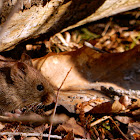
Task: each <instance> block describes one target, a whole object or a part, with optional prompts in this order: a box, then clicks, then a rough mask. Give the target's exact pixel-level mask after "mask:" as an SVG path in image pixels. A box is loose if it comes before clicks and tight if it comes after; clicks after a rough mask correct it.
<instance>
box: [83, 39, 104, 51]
mask: <svg viewBox="0 0 140 140" xmlns="http://www.w3.org/2000/svg"><path fill="white" fill-rule="evenodd" d="M84 45H86V46H87V47H89V48H92V49H94V50H95V51H98V52H100V53H106V51H103V50H101V49H99V48H97V47H95V46H93V45H92V44H91V43H89V42H87V41H85V42H84Z"/></svg>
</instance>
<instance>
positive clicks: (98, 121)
mask: <svg viewBox="0 0 140 140" xmlns="http://www.w3.org/2000/svg"><path fill="white" fill-rule="evenodd" d="M109 118H110V116H104V117H102V118H100V119H98V120H96V121H94V122H93V123H91V124H90V126H91V127H93V126H94V125H97V124H99V123H101V122H103V121H105V120H107V119H109Z"/></svg>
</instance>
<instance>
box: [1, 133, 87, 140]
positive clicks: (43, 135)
mask: <svg viewBox="0 0 140 140" xmlns="http://www.w3.org/2000/svg"><path fill="white" fill-rule="evenodd" d="M4 135H8V136H24V137H28V136H32V137H33V136H34V137H48V135H49V134H42V133H23V132H0V136H4ZM50 138H54V139H62V137H61V136H58V135H50ZM74 140H88V139H80V138H74Z"/></svg>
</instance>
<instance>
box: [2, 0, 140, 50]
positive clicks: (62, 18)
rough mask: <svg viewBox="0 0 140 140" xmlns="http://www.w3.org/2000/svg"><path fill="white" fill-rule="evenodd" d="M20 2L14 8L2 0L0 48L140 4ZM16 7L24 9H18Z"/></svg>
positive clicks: (136, 0) (123, 0) (138, 0)
mask: <svg viewBox="0 0 140 140" xmlns="http://www.w3.org/2000/svg"><path fill="white" fill-rule="evenodd" d="M19 2H20V6H19V7H18V6H17V5H16V3H14V5H16V6H15V8H14V6H13V5H12V4H11V6H9V5H8V3H7V0H3V6H2V9H0V11H2V14H1V22H2V24H1V26H0V29H1V30H0V51H4V50H7V49H10V48H11V47H13V46H15V45H16V44H18V43H20V42H22V41H25V40H28V39H31V38H38V37H39V36H40V35H42V34H43V37H44V38H46V37H47V38H49V37H50V36H52V35H54V34H55V33H58V32H64V31H66V30H69V29H72V28H75V27H78V26H81V25H83V24H86V23H89V22H93V21H96V20H99V19H101V18H104V17H108V16H111V15H114V14H117V13H120V12H124V11H128V10H131V9H134V8H137V7H140V0H119V1H118V0H111V1H110V0H92V1H91V0H71V1H70V0H51V1H49V2H46V3H41V2H40V0H32V3H30V4H31V6H29V5H30V4H28V5H27V3H25V1H24V3H22V2H23V0H20V1H19ZM21 3H22V4H24V7H23V6H21V5H22V4H21ZM19 8H20V9H23V8H24V10H18V12H17V9H19ZM8 15H10V16H8ZM5 19H7V20H5Z"/></svg>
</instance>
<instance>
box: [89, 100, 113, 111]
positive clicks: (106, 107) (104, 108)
mask: <svg viewBox="0 0 140 140" xmlns="http://www.w3.org/2000/svg"><path fill="white" fill-rule="evenodd" d="M111 111H112V103H111V102H105V103H102V104H100V105H97V106H95V107H94V108H93V109H92V110H91V111H90V112H91V113H110V112H111Z"/></svg>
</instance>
